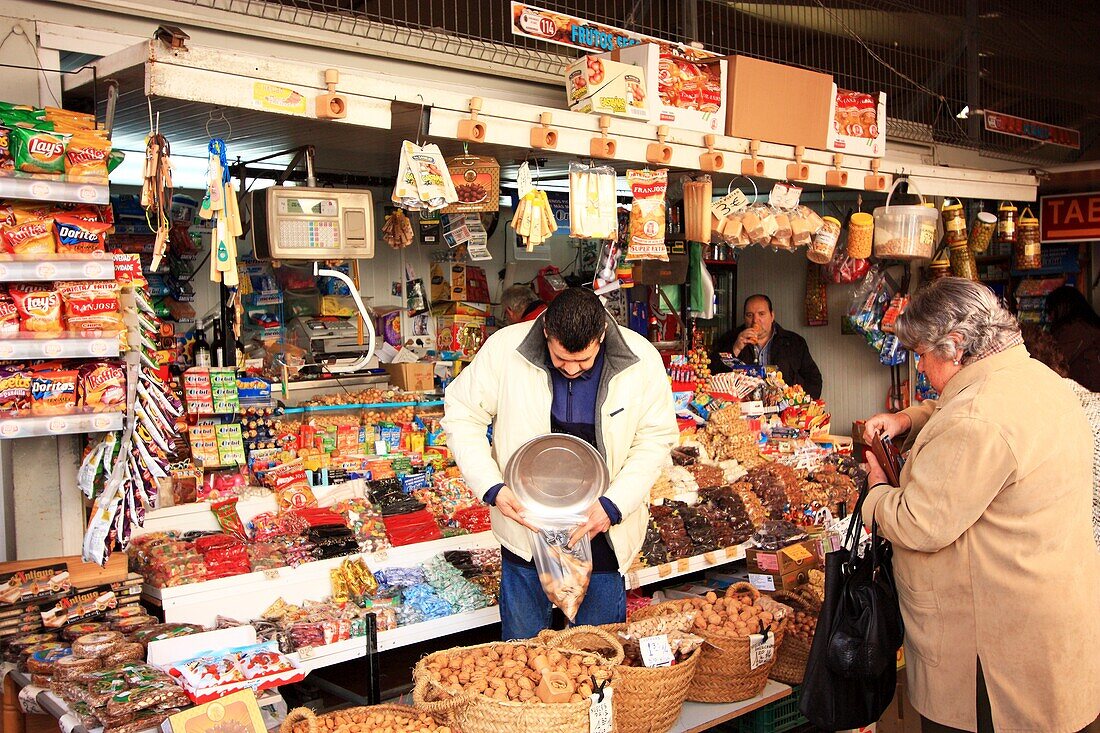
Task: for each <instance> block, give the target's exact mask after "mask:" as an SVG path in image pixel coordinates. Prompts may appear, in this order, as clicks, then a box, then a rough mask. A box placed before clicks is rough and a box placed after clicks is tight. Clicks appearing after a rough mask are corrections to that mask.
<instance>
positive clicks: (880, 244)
mask: <svg viewBox="0 0 1100 733" xmlns="http://www.w3.org/2000/svg"><path fill="white" fill-rule="evenodd" d="M903 180H905V179H898V180H897V181H895V182H894V186H893V187H892V188H891V189H890V195H889V196H887V197H886V205H885V206H880V207H878V208H877V209H875V257H879V258H881V259H887V260H927V259H930V258H931V257H932V252H933V251H934V250H935V248H936V242H937V241H938V237H937V232H938V229H939V224H940V215H939V212H937V211H936V209H935V208H934V207H929V206H925V205H924V196H922V195H921V193H920V191H918V190H917V187H916V185H914V183H913V182H912V181H908V184H909V191H910V192H911V193H915V194H916V195H917V196H920V200H921V203H920V204H919V205H916V206H912V205H906V206H891V205H890V200H891V199H892V198H893V196H894V192H895V191H897V189H898V186H899V185H900V184H901V182H902V181H903Z"/></svg>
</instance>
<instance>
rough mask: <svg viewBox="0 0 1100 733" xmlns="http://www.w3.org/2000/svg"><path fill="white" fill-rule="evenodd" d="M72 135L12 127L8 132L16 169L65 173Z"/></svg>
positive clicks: (25, 171) (32, 171)
mask: <svg viewBox="0 0 1100 733" xmlns="http://www.w3.org/2000/svg"><path fill="white" fill-rule="evenodd" d="M71 137H72V136H71V135H67V134H64V133H55V132H45V131H42V130H30V129H27V128H24V127H12V128H10V132H9V133H8V141H9V145H10V147H11V157H12V160H13V161H14V162H15V169H16V170H18V171H23V172H24V173H64V172H65V148H66V146H67V145H68V144H69V140H70V139H71Z"/></svg>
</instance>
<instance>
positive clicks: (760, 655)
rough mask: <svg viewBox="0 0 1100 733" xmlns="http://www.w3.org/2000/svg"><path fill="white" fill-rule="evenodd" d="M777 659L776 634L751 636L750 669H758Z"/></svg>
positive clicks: (768, 633)
mask: <svg viewBox="0 0 1100 733" xmlns="http://www.w3.org/2000/svg"><path fill="white" fill-rule="evenodd" d="M773 657H775V634H773V633H772V632H770V631H769V632H767V633H766V634H749V667H750V668H751V669H756V668H757V667H760V666H763V665H765V664H767V663H768V662H770V661H771V660H772V658H773Z"/></svg>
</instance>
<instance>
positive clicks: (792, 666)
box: [771, 590, 821, 685]
mask: <svg viewBox="0 0 1100 733" xmlns="http://www.w3.org/2000/svg"><path fill="white" fill-rule="evenodd" d="M772 600H774V601H778V602H779V603H782V604H783V605H784V606H790V607H791V608H792V609H794V610H795V611H802V612H804V613H809V614H813V615H814V616H816V615H817V614H819V613H821V604H820V603H819V602H818V600H817V598H815V597H814V596H813V595H812V594H810V593H808V592H807V591H804V590H793V591H787V590H781V591H778V592H777V593H773V594H772ZM810 643H811V642H808V641H806V640H804V639H801V638H799V637H797V636H795V635H794V634H785V635H784V636H783V643H782V644H781V645H780V646H779V647H778V649H777V650H776V653H775V666H774V667H772V671H771V678H772V679H773V680H776V681H778V682H784V683H786V684H788V685H801V684H802V677H803V675H805V674H806V662H807V661H808V660H809V658H810Z"/></svg>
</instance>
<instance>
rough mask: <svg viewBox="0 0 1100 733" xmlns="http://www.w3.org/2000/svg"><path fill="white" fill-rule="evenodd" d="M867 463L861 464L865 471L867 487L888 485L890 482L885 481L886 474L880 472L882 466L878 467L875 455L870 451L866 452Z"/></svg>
mask: <svg viewBox="0 0 1100 733" xmlns="http://www.w3.org/2000/svg"><path fill="white" fill-rule="evenodd" d="M866 458H867V463H865V464H863V465H864V468H866V469H867V485H868V486H875V485H876V484H886V485H887V486H889V485H890V482H889V481H888V480H886V472H885V471H883V470H882V466H880V465H879V463H878V459H877V458H875V454H874V453H871V452H870V451H868V452H867V456H866Z"/></svg>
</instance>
